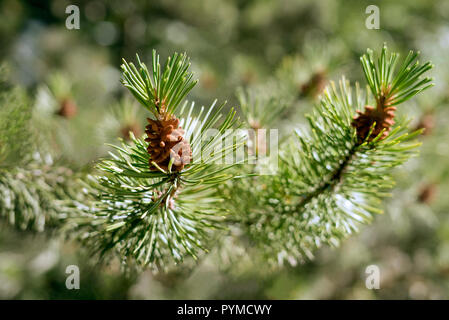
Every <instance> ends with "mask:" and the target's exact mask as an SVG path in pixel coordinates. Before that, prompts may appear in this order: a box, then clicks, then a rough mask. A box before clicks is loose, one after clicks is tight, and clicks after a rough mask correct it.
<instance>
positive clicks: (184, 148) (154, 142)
mask: <svg viewBox="0 0 449 320" xmlns="http://www.w3.org/2000/svg"><path fill="white" fill-rule="evenodd" d="M147 120H148V123H149V124H148V125H147V126H146V130H145V133H146V134H147V138H146V139H145V141H147V142H148V148H147V151H148V153H149V154H150V163H149V165H150V170H157V168H156V167H155V166H154V165H152V164H151V162H153V161H154V162H155V163H156V164H157V165H158V166H159V167H161V168H162V169H164V170H167V169H168V165H169V163H170V159H171V158H174V161H173V165H172V171H181V170H182V169H183V168H184V166H185V165H186V164H189V163H190V161H191V158H192V150H191V148H190V144H189V142H188V141H187V140H185V139H184V130H182V128H181V127H180V126H179V119H177V118H175V117H172V118H169V119H165V118H162V119H158V120H153V119H149V118H148V119H147Z"/></svg>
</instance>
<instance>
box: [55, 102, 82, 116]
mask: <svg viewBox="0 0 449 320" xmlns="http://www.w3.org/2000/svg"><path fill="white" fill-rule="evenodd" d="M77 112H78V107H77V106H76V104H75V102H74V101H73V100H72V99H70V98H65V99H63V100H62V101H61V104H60V108H59V110H58V111H57V112H56V114H57V115H59V116H61V117H64V118H67V119H70V118H73V117H74V116H75V115H76V113H77Z"/></svg>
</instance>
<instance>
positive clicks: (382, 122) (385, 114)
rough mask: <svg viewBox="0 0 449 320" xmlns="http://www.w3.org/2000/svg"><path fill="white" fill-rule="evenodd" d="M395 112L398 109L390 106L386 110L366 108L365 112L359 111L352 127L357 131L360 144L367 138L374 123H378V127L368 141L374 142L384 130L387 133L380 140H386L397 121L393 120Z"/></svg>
mask: <svg viewBox="0 0 449 320" xmlns="http://www.w3.org/2000/svg"><path fill="white" fill-rule="evenodd" d="M395 111H396V107H390V106H387V107H384V108H382V107H380V108H379V107H378V108H374V107H372V106H365V111H364V112H362V111H359V110H357V113H358V116H355V117H354V120H353V121H352V126H353V127H354V128H356V130H357V137H358V138H359V142H360V143H361V142H363V141H364V140H365V139H366V138H367V136H368V134H369V131H370V129H371V126H372V125H373V123H374V122H376V125H375V127H374V130H373V132H372V133H371V135H370V136H369V138H368V141H372V140H373V139H374V138H375V137H377V136H378V135H379V134H380V132H381V131H382V130H383V129H385V131H384V132H383V133H382V136H381V137H380V140H382V139H385V138H386V137H387V136H388V134H389V133H390V131H391V127H392V126H393V125H394V123H395V121H394V120H393V119H394V117H395V114H394V112H395Z"/></svg>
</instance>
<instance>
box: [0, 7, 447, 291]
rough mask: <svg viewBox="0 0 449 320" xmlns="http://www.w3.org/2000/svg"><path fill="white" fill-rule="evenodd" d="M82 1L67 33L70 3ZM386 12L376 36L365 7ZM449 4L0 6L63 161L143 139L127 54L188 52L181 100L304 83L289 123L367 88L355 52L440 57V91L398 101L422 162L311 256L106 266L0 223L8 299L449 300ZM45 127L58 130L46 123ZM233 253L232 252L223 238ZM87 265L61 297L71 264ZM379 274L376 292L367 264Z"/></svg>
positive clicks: (13, 51)
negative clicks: (277, 262)
mask: <svg viewBox="0 0 449 320" xmlns="http://www.w3.org/2000/svg"><path fill="white" fill-rule="evenodd" d="M70 4H75V5H77V6H78V7H79V9H80V16H81V21H80V29H79V30H68V29H67V28H66V27H65V19H66V18H67V16H68V14H66V13H65V9H66V7H67V6H68V5H70ZM371 4H375V5H377V6H378V7H379V9H380V29H379V30H369V29H367V28H366V27H365V20H366V19H367V18H368V16H369V14H367V13H365V10H366V8H367V6H369V5H371ZM448 21H449V2H448V1H445V0H435V1H426V0H402V1H397V0H394V1H393V0H388V1H387V0H377V1H375V3H372V1H365V0H362V1H361V0H345V1H343V0H340V1H335V0H320V1H316V0H203V1H201V0H151V1H143V0H142V1H137V0H134V1H131V0H128V1H123V0H111V1H106V0H104V1H102V0H94V1H61V0H53V1H37V0H33V1H17V0H2V1H0V60H1V61H3V62H6V63H7V65H8V67H9V69H10V75H11V77H12V78H13V80H14V81H15V82H16V83H17V84H19V85H21V86H23V87H25V88H26V90H27V92H28V93H29V96H30V97H31V101H32V102H33V104H34V107H35V110H36V112H37V113H39V114H40V115H41V116H42V117H41V118H42V119H41V121H42V130H43V131H44V130H49V131H50V134H49V135H48V137H49V139H51V143H52V145H53V149H54V150H56V151H55V152H57V154H58V157H59V158H61V159H63V160H64V161H65V163H69V164H70V167H71V168H72V169H79V168H83V167H85V166H89V165H91V164H92V162H93V161H95V160H96V159H98V157H100V156H103V155H105V154H106V152H107V151H108V149H107V148H106V147H103V145H104V143H105V142H114V141H116V138H117V137H120V136H121V137H125V138H126V132H128V130H132V131H134V132H137V133H139V132H140V133H142V132H143V125H144V121H145V115H144V114H143V113H142V112H141V110H140V109H138V108H134V109H133V108H131V111H129V109H127V110H128V111H126V112H123V109H121V108H120V105H121V104H130V103H131V102H129V100H127V99H126V97H129V94H128V93H127V92H125V90H124V89H123V88H122V87H121V85H120V82H119V79H120V72H119V66H120V63H121V58H122V57H124V58H126V59H127V60H133V59H134V57H135V54H136V53H139V55H140V56H141V58H142V60H144V61H150V57H151V50H152V49H153V48H155V49H157V50H158V52H159V53H160V54H161V55H162V57H163V58H164V59H165V57H167V56H168V55H169V54H171V53H173V52H174V51H178V52H184V51H185V52H187V53H188V55H189V56H190V57H191V60H192V69H193V71H194V72H195V75H196V77H197V78H198V79H199V84H198V85H197V86H196V87H195V89H194V90H193V92H192V94H190V96H189V99H191V100H195V101H196V102H197V103H198V104H205V105H208V104H210V103H211V102H212V100H213V99H215V98H218V99H219V100H220V101H223V100H228V102H229V105H230V106H234V105H238V102H237V99H236V97H235V91H236V89H237V88H238V87H257V86H258V85H260V84H263V83H267V82H270V81H284V82H288V83H289V84H290V85H292V87H293V88H294V89H295V90H297V92H296V93H295V95H296V96H295V99H294V101H293V102H292V104H293V110H294V114H293V116H292V117H291V118H292V119H293V120H291V121H290V124H289V127H288V128H293V127H295V126H296V125H300V124H301V121H302V119H303V118H302V115H303V114H304V113H305V112H307V111H308V110H310V108H311V106H313V104H314V103H315V102H316V101H317V96H318V94H319V93H320V92H321V90H322V88H323V86H324V84H326V83H327V82H328V81H330V80H338V79H339V78H340V77H341V76H342V75H345V76H346V77H347V78H348V79H349V80H351V81H356V80H359V81H363V79H362V73H361V68H360V66H359V62H358V57H359V56H360V55H361V54H362V53H363V52H364V51H365V50H366V48H372V49H375V50H378V49H380V47H381V46H382V44H383V43H384V42H385V43H387V45H388V46H389V48H390V49H391V50H395V51H399V52H400V53H401V54H402V55H404V54H406V53H407V51H408V50H410V49H414V50H419V51H421V53H422V57H421V59H422V60H431V61H432V62H433V63H434V64H435V68H434V70H433V71H432V76H433V77H434V78H435V87H434V88H432V89H431V90H429V91H428V92H426V93H425V94H423V95H422V96H420V97H419V98H417V99H414V100H413V101H412V102H410V103H407V104H406V105H405V106H404V107H403V108H401V109H402V110H401V111H402V112H403V114H407V115H409V116H411V117H413V121H412V123H411V125H412V126H414V127H416V128H418V127H424V128H426V131H425V134H424V135H423V136H422V137H421V138H420V140H421V141H422V142H423V146H422V148H421V155H420V157H419V158H414V159H412V160H411V161H409V162H408V163H407V164H406V165H405V166H404V167H403V168H402V169H400V170H398V171H397V172H396V179H397V181H398V184H397V188H396V189H395V190H394V194H393V197H391V199H389V200H387V201H386V202H385V204H384V208H385V214H384V215H381V216H378V217H376V218H375V220H374V222H373V224H372V225H370V226H365V227H363V228H362V230H361V233H360V234H359V235H356V236H353V237H352V238H350V239H349V240H347V241H345V242H344V243H343V245H342V246H341V247H340V248H338V249H332V250H331V249H329V248H323V249H320V250H319V251H318V252H316V258H315V260H314V261H312V262H309V263H306V264H303V265H299V266H296V267H285V268H282V269H278V270H271V269H269V268H268V267H266V268H265V267H264V266H263V265H262V266H260V265H259V266H254V265H252V264H251V263H250V261H247V260H245V259H241V261H239V262H238V263H235V265H231V266H230V267H227V268H221V267H220V264H219V263H218V262H217V261H218V259H217V256H219V255H221V254H222V253H220V252H213V253H212V254H211V255H209V256H208V257H206V258H205V259H203V260H201V261H200V262H199V264H198V265H196V266H192V267H188V268H183V269H180V270H179V271H176V272H171V273H169V274H165V275H156V276H155V275H152V274H151V273H150V272H143V273H139V274H137V273H135V274H134V273H132V272H130V273H128V274H124V273H122V272H121V271H120V264H119V263H115V264H114V263H112V264H110V265H108V266H104V265H101V264H98V263H96V261H91V260H92V259H89V257H88V256H86V255H85V254H84V253H83V251H82V250H79V248H78V247H77V246H75V245H74V244H71V243H67V242H63V241H61V239H59V237H58V234H55V233H43V234H33V233H28V232H27V233H25V232H20V231H16V230H13V229H11V228H10V227H8V226H6V225H4V224H0V298H1V299H106V298H110V299H172V298H178V299H179V298H183V299H208V298H209V299H215V298H225V299H228V298H234V299H240V298H247V299H252V298H263V299H348V298H352V299H447V298H449V278H448V276H449V219H448V214H447V213H448V209H449V198H448V197H447V196H446V195H447V194H448V193H449V180H448V177H449V162H448V161H447V157H448V156H449V112H448V109H447V104H448V97H449V95H448V93H449V92H448V85H447V83H448V80H449V62H448V57H449V23H448ZM49 124H51V125H49ZM227 250H231V251H238V250H239V248H238V247H233V245H232V244H229V245H228V248H227ZM71 264H75V265H78V266H79V267H80V271H81V289H80V290H67V289H66V287H65V279H66V276H67V275H66V274H65V268H66V266H67V265H71ZM372 264H375V265H377V266H379V268H380V274H381V283H380V289H379V290H369V289H367V288H366V286H365V279H366V276H367V275H366V274H365V269H366V267H367V266H369V265H372Z"/></svg>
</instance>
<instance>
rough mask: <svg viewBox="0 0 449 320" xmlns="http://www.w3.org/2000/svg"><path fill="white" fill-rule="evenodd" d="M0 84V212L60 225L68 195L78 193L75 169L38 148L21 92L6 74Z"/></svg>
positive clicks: (18, 221) (19, 220)
mask: <svg viewBox="0 0 449 320" xmlns="http://www.w3.org/2000/svg"><path fill="white" fill-rule="evenodd" d="M3 72H4V71H3ZM3 72H2V73H1V75H2V76H4V77H5V75H4V73H3ZM0 88H1V89H0V217H1V218H2V219H5V220H6V221H7V222H8V223H9V224H11V225H13V226H15V227H17V228H19V229H21V230H34V231H43V230H44V228H47V227H55V226H57V225H60V224H61V220H62V219H63V218H65V217H66V216H67V214H69V212H68V211H66V210H65V208H66V207H65V203H66V201H67V199H73V198H79V197H78V196H77V194H76V192H75V186H74V185H73V180H75V177H74V174H73V172H72V171H71V170H69V169H67V168H64V167H62V166H56V165H54V164H53V160H52V159H51V158H50V157H49V156H42V155H41V153H39V150H38V149H37V146H36V140H37V135H38V134H37V130H36V128H35V127H34V119H33V118H32V116H31V115H32V110H31V108H30V103H29V100H28V97H27V96H26V95H25V93H24V92H23V91H22V90H20V89H19V88H16V87H14V86H12V85H10V84H9V82H8V81H7V80H6V79H5V78H2V79H1V81H0Z"/></svg>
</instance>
